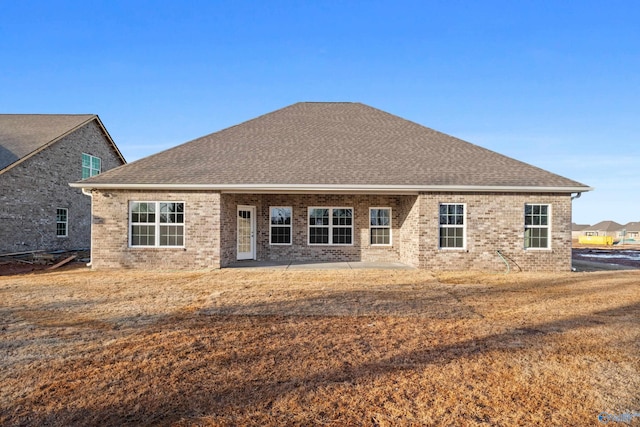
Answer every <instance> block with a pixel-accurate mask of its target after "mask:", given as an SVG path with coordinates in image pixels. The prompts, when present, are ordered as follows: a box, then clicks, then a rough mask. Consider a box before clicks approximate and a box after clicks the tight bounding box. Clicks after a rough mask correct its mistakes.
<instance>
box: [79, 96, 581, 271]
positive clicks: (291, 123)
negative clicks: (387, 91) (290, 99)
mask: <svg viewBox="0 0 640 427" xmlns="http://www.w3.org/2000/svg"><path fill="white" fill-rule="evenodd" d="M72 185H73V186H74V187H77V188H83V189H84V190H85V191H87V192H89V191H90V192H91V194H92V196H93V197H92V200H93V241H92V265H93V267H94V268H108V267H132V268H182V269H194V268H212V267H216V268H217V267H227V266H233V265H236V264H237V263H239V262H242V260H270V261H304V262H327V261H386V262H402V263H405V264H408V265H412V266H415V267H418V268H424V269H437V270H443V269H449V270H451V269H457V270H460V269H475V270H501V269H503V268H504V264H503V259H506V260H508V262H510V263H512V264H517V265H518V266H520V268H522V269H523V270H562V271H568V270H570V268H571V199H572V195H575V194H577V193H582V192H585V191H589V190H591V188H590V187H588V186H586V185H584V184H581V183H579V182H576V181H572V180H570V179H567V178H564V177H561V176H558V175H555V174H553V173H551V172H547V171H545V170H542V169H539V168H537V167H534V166H531V165H528V164H526V163H522V162H520V161H517V160H514V159H511V158H508V157H505V156H503V155H500V154H497V153H495V152H492V151H489V150H486V149H484V148H481V147H479V146H476V145H473V144H470V143H468V142H465V141H462V140H460V139H458V138H454V137H452V136H449V135H445V134H443V133H441V132H437V131H435V130H433V129H429V128H426V127H424V126H421V125H419V124H416V123H413V122H410V121H408V120H405V119H402V118H400V117H397V116H394V115H391V114H389V113H386V112H384V111H380V110H377V109H375V108H372V107H369V106H367V105H363V104H359V103H333V102H330V103H298V104H294V105H291V106H289V107H286V108H283V109H280V110H277V111H274V112H272V113H269V114H266V115H263V116H260V117H258V118H255V119H253V120H249V121H247V122H244V123H241V124H239V125H236V126H233V127H230V128H228V129H224V130H222V131H219V132H216V133H212V134H210V135H207V136H204V137H202V138H199V139H196V140H194V141H191V142H188V143H185V144H182V145H180V146H177V147H175V148H172V149H169V150H166V151H163V152H161V153H158V154H156V155H153V156H150V157H147V158H145V159H141V160H138V161H136V162H133V163H130V164H128V165H126V166H123V167H121V168H118V169H115V170H113V171H109V172H106V173H103V174H101V175H99V176H95V177H92V178H89V179H87V180H85V181H81V182H78V183H74V184H72Z"/></svg>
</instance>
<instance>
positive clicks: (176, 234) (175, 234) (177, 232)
mask: <svg viewBox="0 0 640 427" xmlns="http://www.w3.org/2000/svg"><path fill="white" fill-rule="evenodd" d="M182 235H183V226H182V225H161V226H160V246H182V242H183V236H182Z"/></svg>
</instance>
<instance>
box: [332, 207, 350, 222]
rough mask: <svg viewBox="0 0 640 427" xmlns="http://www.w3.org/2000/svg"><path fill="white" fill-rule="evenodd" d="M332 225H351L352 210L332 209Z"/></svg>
mask: <svg viewBox="0 0 640 427" xmlns="http://www.w3.org/2000/svg"><path fill="white" fill-rule="evenodd" d="M332 214H333V225H351V223H352V217H353V211H352V210H351V209H333V212H332Z"/></svg>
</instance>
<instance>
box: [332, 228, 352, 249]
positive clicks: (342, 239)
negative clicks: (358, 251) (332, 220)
mask: <svg viewBox="0 0 640 427" xmlns="http://www.w3.org/2000/svg"><path fill="white" fill-rule="evenodd" d="M333 244H334V245H350V244H351V228H343V227H336V228H334V229H333Z"/></svg>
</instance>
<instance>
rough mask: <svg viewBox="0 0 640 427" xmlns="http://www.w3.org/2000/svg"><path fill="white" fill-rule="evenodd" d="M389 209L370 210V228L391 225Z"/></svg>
mask: <svg viewBox="0 0 640 427" xmlns="http://www.w3.org/2000/svg"><path fill="white" fill-rule="evenodd" d="M389 211H390V210H389V209H371V225H372V226H388V225H389V224H390V223H391V213H390V212H389Z"/></svg>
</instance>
